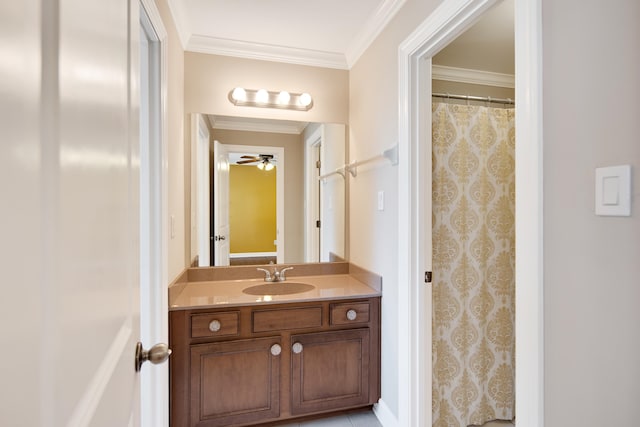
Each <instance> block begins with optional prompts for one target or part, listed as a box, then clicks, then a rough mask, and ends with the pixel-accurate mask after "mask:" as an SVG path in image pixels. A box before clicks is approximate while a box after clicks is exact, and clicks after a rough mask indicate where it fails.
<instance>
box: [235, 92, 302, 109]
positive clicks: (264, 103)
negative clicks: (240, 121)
mask: <svg viewBox="0 0 640 427" xmlns="http://www.w3.org/2000/svg"><path fill="white" fill-rule="evenodd" d="M228 98H229V101H231V103H232V104H233V105H236V106H238V107H262V108H286V109H289V110H298V111H308V110H310V109H311V107H313V98H311V95H309V94H308V93H306V92H305V93H293V92H287V91H284V90H283V91H280V92H271V91H268V90H266V89H260V90H254V89H244V88H241V87H237V88H235V89H233V90H232V91H231V92H229V96H228Z"/></svg>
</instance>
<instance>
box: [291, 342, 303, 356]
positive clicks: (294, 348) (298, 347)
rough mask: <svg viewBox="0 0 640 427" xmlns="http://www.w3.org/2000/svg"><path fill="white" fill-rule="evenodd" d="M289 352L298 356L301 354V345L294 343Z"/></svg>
mask: <svg viewBox="0 0 640 427" xmlns="http://www.w3.org/2000/svg"><path fill="white" fill-rule="evenodd" d="M291 350H292V351H293V352H294V353H295V354H300V353H302V344H300V343H299V342H297V343H294V344H293V345H292V346H291Z"/></svg>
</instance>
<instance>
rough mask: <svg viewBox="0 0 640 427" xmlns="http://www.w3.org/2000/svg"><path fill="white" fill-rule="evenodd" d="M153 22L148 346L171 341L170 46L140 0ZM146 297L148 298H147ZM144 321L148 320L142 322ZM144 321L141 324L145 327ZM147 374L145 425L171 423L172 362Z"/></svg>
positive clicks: (145, 1) (151, 6)
mask: <svg viewBox="0 0 640 427" xmlns="http://www.w3.org/2000/svg"><path fill="white" fill-rule="evenodd" d="M139 4H140V6H141V7H142V8H143V9H144V11H145V12H146V14H147V16H148V17H149V20H150V22H151V26H152V27H153V30H154V31H155V33H156V36H157V38H158V44H159V46H158V53H159V56H160V58H159V63H160V70H159V71H160V73H159V74H160V79H159V80H160V81H159V83H160V85H159V86H160V93H159V96H160V100H159V103H160V123H156V124H155V125H156V126H157V127H158V128H159V129H160V135H159V141H157V144H151V145H150V149H151V150H153V152H152V154H151V156H150V157H151V158H152V159H153V160H154V162H155V167H157V168H158V170H157V171H156V173H155V174H153V177H152V180H151V182H150V186H151V194H150V198H151V205H152V206H155V209H153V210H152V212H151V222H152V225H151V227H152V229H154V230H158V231H159V233H158V235H157V236H154V241H153V247H152V248H151V253H150V254H149V255H150V271H151V277H152V280H151V281H150V287H149V293H148V294H147V295H141V296H140V304H141V306H142V305H143V304H145V303H146V304H147V305H148V306H149V308H150V313H149V315H150V316H149V317H150V318H149V319H148V323H147V325H146V328H145V329H146V330H142V329H141V337H146V338H147V340H148V341H149V342H144V343H143V344H144V346H145V348H147V347H150V346H152V345H154V344H156V343H158V342H165V343H166V342H168V339H169V319H168V310H169V299H168V298H169V297H168V293H167V290H166V287H167V285H168V283H169V270H168V268H169V267H168V266H169V256H168V254H169V240H168V237H169V205H168V201H169V184H168V176H169V170H168V143H167V141H168V133H169V130H168V121H167V95H168V90H167V74H168V69H169V67H168V62H167V57H168V46H167V31H166V28H165V26H164V23H163V21H162V18H161V16H160V12H159V10H158V8H157V6H156V4H155V2H154V0H139ZM145 297H146V302H145V301H143V300H144V299H145ZM142 324H144V323H142ZM142 324H141V327H142ZM144 369H145V371H146V372H145V373H144V374H145V375H147V374H148V377H147V378H148V380H144V379H143V380H142V381H141V383H140V394H141V403H142V404H141V408H140V411H141V414H140V415H141V420H142V422H141V427H167V426H168V425H169V366H168V363H164V364H161V365H156V366H146V367H145V368H144Z"/></svg>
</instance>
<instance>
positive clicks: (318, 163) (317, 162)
mask: <svg viewBox="0 0 640 427" xmlns="http://www.w3.org/2000/svg"><path fill="white" fill-rule="evenodd" d="M316 168H317V169H320V160H316Z"/></svg>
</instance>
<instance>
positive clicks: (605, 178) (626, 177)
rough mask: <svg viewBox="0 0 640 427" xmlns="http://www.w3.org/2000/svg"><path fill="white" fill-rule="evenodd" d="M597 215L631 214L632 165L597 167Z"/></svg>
mask: <svg viewBox="0 0 640 427" xmlns="http://www.w3.org/2000/svg"><path fill="white" fill-rule="evenodd" d="M595 202H596V215H600V216H630V215H631V165H622V166H610V167H606V168H597V169H596V200H595Z"/></svg>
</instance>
